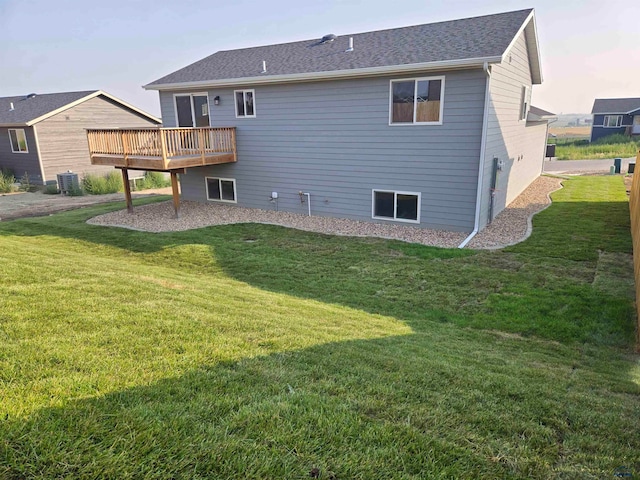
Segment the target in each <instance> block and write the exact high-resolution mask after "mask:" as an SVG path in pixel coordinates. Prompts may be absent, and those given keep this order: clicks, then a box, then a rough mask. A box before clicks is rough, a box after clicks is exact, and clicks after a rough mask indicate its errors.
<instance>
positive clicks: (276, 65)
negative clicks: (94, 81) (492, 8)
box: [144, 9, 542, 90]
mask: <svg viewBox="0 0 640 480" xmlns="http://www.w3.org/2000/svg"><path fill="white" fill-rule="evenodd" d="M521 32H524V33H525V38H526V41H527V50H528V52H529V59H530V64H531V75H532V79H533V83H534V84H539V83H541V82H542V74H541V71H540V55H539V48H538V41H537V33H536V27H535V16H534V11H533V10H532V9H527V10H518V11H514V12H508V13H499V14H495V15H485V16H482V17H474V18H465V19H462V20H452V21H447V22H438V23H430V24H425V25H415V26H411V27H403V28H394V29H390V30H379V31H375V32H365V33H357V34H346V35H341V36H339V37H336V38H335V40H333V41H327V42H322V41H321V40H320V41H319V40H318V39H313V40H304V41H301V42H292V43H283V44H278V45H267V46H262V47H253V48H243V49H239V50H229V51H220V52H217V53H214V54H213V55H210V56H208V57H206V58H204V59H202V60H200V61H198V62H195V63H193V64H191V65H189V66H187V67H184V68H182V69H180V70H178V71H176V72H174V73H171V74H169V75H167V76H165V77H162V78H160V79H159V80H156V81H154V82H151V83H149V84H148V85H145V87H144V88H147V89H152V90H163V89H169V88H176V87H178V88H188V87H197V86H222V85H242V84H258V83H276V82H283V81H296V80H298V81H300V80H309V79H323V78H341V77H352V76H367V75H375V74H382V73H396V72H409V71H416V70H423V71H424V70H428V69H442V68H455V67H460V68H462V67H469V66H476V67H481V66H482V65H483V64H484V63H492V62H493V63H495V62H500V61H502V59H503V58H504V56H505V55H506V54H507V53H508V52H509V50H510V49H511V47H512V46H513V44H514V43H515V42H516V40H517V38H518V37H519V35H520V33H521ZM350 37H352V38H353V51H349V52H346V51H345V50H347V49H348V48H349V39H350ZM263 62H265V63H266V72H264V71H263Z"/></svg>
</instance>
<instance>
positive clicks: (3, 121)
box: [0, 90, 161, 126]
mask: <svg viewBox="0 0 640 480" xmlns="http://www.w3.org/2000/svg"><path fill="white" fill-rule="evenodd" d="M97 96H103V97H105V98H108V99H110V100H112V101H114V102H116V103H118V104H120V105H122V106H123V107H125V108H127V109H129V110H132V111H134V112H135V113H138V114H139V115H142V116H144V117H146V118H148V119H149V120H151V121H152V122H155V123H158V124H160V123H161V120H160V119H159V118H157V117H154V116H153V115H149V114H148V113H146V112H144V111H142V110H140V109H139V108H136V107H134V106H133V105H129V104H128V103H126V102H123V101H122V100H120V99H118V98H116V97H114V96H113V95H109V94H108V93H106V92H103V91H102V90H87V91H83V92H62V93H45V94H38V95H34V94H29V95H21V96H19V97H0V126H31V125H34V124H36V123H38V122H41V121H42V120H45V119H47V118H49V117H51V116H53V115H55V114H57V113H60V112H62V111H64V110H67V109H69V108H71V107H74V106H76V105H78V104H80V103H82V102H85V101H87V100H89V99H91V98H94V97H97ZM11 104H13V110H12V109H11Z"/></svg>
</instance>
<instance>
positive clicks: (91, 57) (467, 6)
mask: <svg viewBox="0 0 640 480" xmlns="http://www.w3.org/2000/svg"><path fill="white" fill-rule="evenodd" d="M530 7H533V8H535V9H536V17H537V26H538V36H539V42H540V49H541V55H542V71H543V76H544V82H543V84H542V85H540V86H536V87H534V90H533V101H532V103H533V104H534V105H536V106H539V107H541V108H544V109H546V110H551V111H553V112H555V113H584V112H590V111H591V106H592V104H593V99H594V98H596V97H605V98H606V97H640V27H639V26H638V21H639V20H640V2H638V1H637V0H608V1H603V0H597V1H595V0H530V1H520V0H447V1H428V0H393V1H382V0H369V1H359V0H349V1H339V0H308V1H300V0H270V1H259V0H258V1H256V0H254V1H246V0H231V1H220V0H153V1H152V0H145V1H141V0H109V1H108V2H103V1H100V2H97V1H93V0H0V45H1V46H2V47H1V48H0V65H2V67H1V69H0V96H10V95H22V94H27V93H31V92H36V93H50V92H61V91H75V90H92V89H101V90H105V91H107V92H109V93H111V94H113V95H115V96H116V97H119V98H121V99H123V100H125V101H127V102H130V103H132V104H134V105H136V106H138V107H140V108H142V109H144V110H146V111H148V112H149V113H152V114H156V115H159V113H160V108H159V104H158V97H157V95H158V94H157V92H147V91H145V90H143V89H142V88H141V86H142V85H144V84H146V83H149V82H151V81H153V80H156V79H158V78H160V77H162V76H164V75H166V74H168V73H171V72H173V71H175V70H177V69H179V68H181V67H184V66H186V65H188V64H190V63H193V62H194V61H196V60H199V59H201V58H203V57H205V56H207V55H210V54H212V53H214V52H216V51H218V50H230V49H235V48H242V47H251V46H257V45H268V44H273V43H282V42H289V41H296V40H306V39H311V38H319V37H322V36H323V35H325V34H327V33H334V34H336V35H342V34H349V33H358V32H365V31H370V30H379V29H383V28H394V27H402V26H407V25H416V24H421V23H431V22H437V21H442V20H452V19H456V18H464V17H472V16H477V15H486V14H491V13H498V12H505V11H511V10H519V9H523V8H530Z"/></svg>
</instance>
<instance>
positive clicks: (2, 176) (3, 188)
mask: <svg viewBox="0 0 640 480" xmlns="http://www.w3.org/2000/svg"><path fill="white" fill-rule="evenodd" d="M15 182H16V178H15V177H14V176H13V174H12V173H9V171H8V170H4V169H2V170H1V171H0V193H11V192H13V191H14V190H15V187H14V186H13V184H14V183H15Z"/></svg>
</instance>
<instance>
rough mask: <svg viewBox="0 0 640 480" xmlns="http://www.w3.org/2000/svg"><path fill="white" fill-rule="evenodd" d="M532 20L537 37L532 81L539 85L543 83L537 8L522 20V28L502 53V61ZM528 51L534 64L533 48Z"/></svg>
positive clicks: (531, 62) (530, 60)
mask: <svg viewBox="0 0 640 480" xmlns="http://www.w3.org/2000/svg"><path fill="white" fill-rule="evenodd" d="M530 22H533V23H532V28H533V36H534V37H535V45H534V47H535V64H536V66H537V68H536V72H535V73H536V75H535V76H534V75H533V74H532V75H531V76H532V80H533V82H532V83H533V84H534V85H539V84H541V83H542V69H541V68H540V45H539V42H538V29H537V27H536V18H535V10H531V13H530V14H529V16H528V17H527V18H526V19H525V21H524V22H522V25H521V26H520V29H519V30H518V32H517V33H516V34H515V35H514V36H513V39H512V40H511V43H510V44H509V46H508V47H507V48H506V50H505V51H504V53H503V54H502V58H501V59H500V62H501V63H502V62H504V61H505V60H506V58H507V56H508V55H509V53H510V52H511V49H512V48H513V46H514V45H515V44H516V42H517V41H518V38H520V35H522V34H523V33H524V31H525V30H526V29H527V27H528V26H529V23H530ZM525 41H526V38H525ZM527 43H528V42H527ZM527 51H528V55H529V64H530V65H533V64H534V62H533V61H532V58H531V55H532V53H531V48H528V49H527ZM536 77H537V78H536ZM535 80H538V81H537V82H536V81H535Z"/></svg>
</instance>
